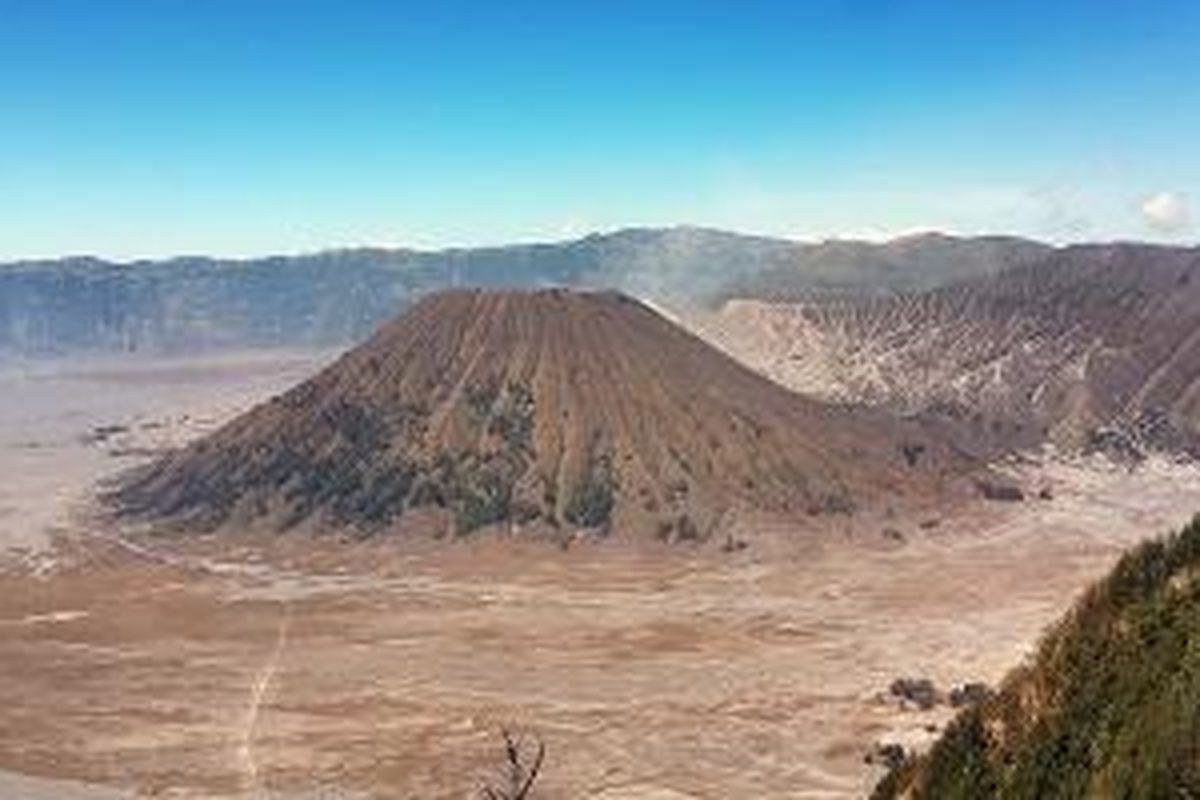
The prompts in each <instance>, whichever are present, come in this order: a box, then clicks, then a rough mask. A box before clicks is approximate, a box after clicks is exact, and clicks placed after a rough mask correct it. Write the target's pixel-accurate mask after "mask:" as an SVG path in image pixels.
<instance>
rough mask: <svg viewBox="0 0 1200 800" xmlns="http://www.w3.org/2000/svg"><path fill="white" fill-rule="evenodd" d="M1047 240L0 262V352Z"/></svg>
mask: <svg viewBox="0 0 1200 800" xmlns="http://www.w3.org/2000/svg"><path fill="white" fill-rule="evenodd" d="M1047 251H1049V248H1048V247H1047V246H1046V245H1041V244H1038V243H1036V242H1029V241H1026V240H1020V239H1010V238H1005V237H981V238H974V239H973V238H955V237H948V236H942V235H923V236H916V237H906V238H904V239H898V240H895V241H893V242H887V243H883V244H873V243H869V242H851V241H831V242H824V243H816V244H813V243H804V242H796V241H790V240H786V239H774V238H769V237H761V236H747V235H742V234H736V233H728V232H724V231H718V230H711V229H705V228H692V227H677V228H630V229H625V230H620V231H616V232H614V233H607V234H593V235H590V236H586V237H584V238H581V239H577V240H573V241H566V242H558V243H547V244H521V245H512V246H502V247H481V248H456V249H448V250H440V251H419V250H411V249H381V248H360V249H346V250H333V251H328V252H321V253H314V254H310V255H298V256H273V257H267V258H257V259H247V260H232V259H213V258H205V257H179V258H172V259H166V260H145V261H136V262H130V263H114V262H110V261H105V260H102V259H97V258H91V257H75V258H65V259H57V260H42V261H24V262H17V263H12V264H7V265H0V355H16V356H39V355H57V354H66V353H72V352H79V351H92V352H96V351H99V352H113V351H155V352H157V351H167V352H172V351H174V352H177V351H194V350H206V349H215V348H236V347H247V346H250V347H257V346H277V345H285V346H296V345H328V344H343V343H348V342H351V341H356V340H359V339H361V338H363V337H364V336H366V335H367V334H368V333H369V332H370V331H372V330H373V329H374V328H375V327H376V326H377V325H378V324H380V323H381V322H382V321H384V320H386V319H388V318H390V317H391V316H393V315H395V314H396V313H398V312H399V311H401V310H403V309H404V308H406V307H407V306H408V305H410V304H411V303H412V302H414V301H415V300H416V299H418V298H419V297H421V296H422V295H424V294H427V293H429V292H432V291H437V290H440V289H446V288H453V287H457V286H464V287H465V286H480V287H485V288H537V287H545V286H564V287H578V288H612V289H617V290H620V291H623V292H625V293H628V294H631V295H634V296H637V297H640V298H643V299H645V300H648V301H651V302H654V303H655V304H658V305H660V306H664V307H667V308H675V309H678V308H687V307H693V306H705V305H711V304H713V303H716V302H719V301H720V300H721V299H723V298H726V297H730V296H740V297H761V296H785V297H792V296H801V295H808V294H812V293H817V294H826V295H827V294H860V293H864V292H866V293H872V294H878V293H881V292H883V293H887V292H891V291H897V290H901V289H906V288H912V287H914V286H920V287H930V286H939V285H943V284H945V283H947V282H949V281H953V280H958V279H961V278H963V277H965V276H974V275H979V274H991V273H993V272H995V271H997V270H1000V269H1003V268H1006V267H1008V266H1011V265H1012V264H1014V263H1023V262H1025V261H1028V260H1031V259H1034V258H1036V257H1038V256H1040V255H1042V254H1044V253H1045V252H1047Z"/></svg>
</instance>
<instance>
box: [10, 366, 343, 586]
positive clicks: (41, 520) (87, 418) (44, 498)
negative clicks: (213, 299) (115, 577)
mask: <svg viewBox="0 0 1200 800" xmlns="http://www.w3.org/2000/svg"><path fill="white" fill-rule="evenodd" d="M332 355H333V354H332V353H330V352H326V351H319V352H307V351H297V352H293V351H283V350H274V351H265V352H250V353H236V354H224V355H220V356H211V357H192V358H190V359H182V358H181V359H152V360H151V359H145V358H137V357H132V356H129V357H108V358H105V359H93V360H89V361H82V360H61V361H26V362H14V361H3V362H0V475H3V476H4V480H3V481H0V565H2V564H3V563H11V562H12V561H13V560H14V558H22V557H23V558H25V559H28V560H30V561H31V562H34V563H36V562H38V561H40V560H41V559H43V558H44V557H45V556H46V555H47V552H48V549H49V547H48V546H49V542H50V538H51V535H52V534H53V533H54V532H55V531H56V530H62V529H64V528H65V526H66V525H67V524H68V522H69V519H70V516H71V512H72V510H73V509H75V508H76V507H77V506H78V504H79V502H80V501H81V500H83V499H86V498H87V496H88V495H89V493H90V487H91V486H92V484H93V483H94V482H95V481H96V480H98V479H99V478H101V477H103V476H106V475H110V474H112V473H113V472H114V470H119V469H120V468H121V467H124V466H129V465H131V464H133V463H136V462H138V461H140V460H142V459H144V458H145V457H146V455H147V454H148V453H151V452H153V451H157V450H161V449H162V448H164V447H170V446H173V445H177V444H179V443H181V442H182V441H185V440H187V439H189V438H191V437H193V436H196V435H198V434H201V433H204V432H206V431H208V430H211V429H213V428H214V427H216V426H217V425H219V424H220V423H222V422H224V421H225V420H227V419H229V418H230V417H231V416H233V415H234V414H235V413H237V412H239V411H241V410H244V409H245V408H246V407H247V406H248V405H250V404H251V403H253V402H254V401H257V400H261V399H265V398H266V397H268V396H270V395H271V394H273V393H275V392H278V391H280V390H282V389H284V388H286V387H288V386H290V385H291V384H293V383H295V382H296V381H297V380H299V379H300V378H302V377H303V376H305V375H307V374H309V373H310V372H311V371H312V370H313V369H314V368H315V367H316V365H318V364H321V363H324V362H325V361H327V360H329V359H330V358H332Z"/></svg>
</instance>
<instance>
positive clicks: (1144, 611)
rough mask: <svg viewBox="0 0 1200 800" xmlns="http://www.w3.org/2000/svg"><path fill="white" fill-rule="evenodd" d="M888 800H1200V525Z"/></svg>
mask: <svg viewBox="0 0 1200 800" xmlns="http://www.w3.org/2000/svg"><path fill="white" fill-rule="evenodd" d="M875 797H877V798H890V797H911V798H937V800H947V799H953V798H971V800H978V798H989V797H995V798H1076V797H1078V798H1083V797H1087V798H1092V797H1106V798H1107V797H1112V798H1189V797H1200V517H1197V518H1195V519H1194V520H1193V521H1192V522H1191V524H1189V525H1188V526H1187V527H1186V528H1184V529H1183V530H1182V531H1180V532H1178V533H1175V534H1172V535H1170V536H1167V537H1166V538H1164V539H1161V540H1157V541H1154V542H1150V543H1147V544H1144V545H1142V546H1140V547H1138V548H1137V549H1136V550H1134V551H1132V552H1131V553H1129V554H1127V555H1126V556H1124V557H1123V558H1122V559H1121V561H1120V563H1119V564H1118V565H1117V566H1116V568H1115V569H1114V570H1113V571H1112V573H1111V574H1110V575H1109V576H1108V577H1107V578H1105V579H1104V580H1102V581H1101V582H1099V583H1098V584H1097V585H1095V586H1093V587H1092V588H1091V589H1090V590H1089V591H1088V592H1087V593H1086V594H1085V595H1084V597H1083V598H1082V599H1081V600H1080V602H1079V603H1078V604H1077V605H1076V606H1075V608H1074V609H1072V611H1071V612H1070V613H1068V614H1067V615H1066V616H1065V617H1064V618H1063V619H1062V620H1060V621H1059V622H1058V623H1057V625H1056V626H1055V627H1054V628H1053V629H1052V630H1051V631H1050V632H1049V633H1048V634H1047V635H1046V637H1045V639H1044V641H1043V642H1042V644H1041V647H1040V649H1039V651H1038V654H1037V657H1036V659H1035V660H1034V661H1033V662H1032V663H1031V664H1029V665H1027V666H1023V667H1021V668H1019V669H1017V670H1016V671H1015V672H1014V673H1012V674H1011V675H1010V676H1009V678H1008V679H1007V680H1006V682H1005V685H1004V687H1003V688H1002V690H1001V691H1000V692H999V693H998V695H997V696H996V697H994V698H992V699H991V700H989V701H987V702H985V703H984V704H982V705H980V706H977V707H975V708H973V709H971V710H969V711H967V712H964V713H963V714H962V715H961V716H960V717H959V718H958V719H957V720H955V722H954V723H952V724H951V725H950V726H949V727H948V728H947V730H946V732H945V734H944V735H943V737H942V738H941V739H940V740H939V741H938V743H937V744H936V746H935V747H934V748H933V750H932V751H931V752H930V753H929V754H928V755H926V756H924V757H922V758H920V759H917V760H916V761H912V762H909V763H907V764H905V765H904V766H903V767H901V768H900V769H899V770H898V771H896V772H894V773H893V774H892V775H890V776H889V777H888V778H887V779H885V780H884V781H883V782H882V783H881V784H880V785H879V787H877V789H876V792H875Z"/></svg>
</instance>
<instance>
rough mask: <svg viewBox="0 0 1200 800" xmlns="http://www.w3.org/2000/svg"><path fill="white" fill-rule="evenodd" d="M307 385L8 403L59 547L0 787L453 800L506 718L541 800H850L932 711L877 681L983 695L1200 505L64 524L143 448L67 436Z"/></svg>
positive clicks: (25, 579) (1145, 487)
mask: <svg viewBox="0 0 1200 800" xmlns="http://www.w3.org/2000/svg"><path fill="white" fill-rule="evenodd" d="M311 364H312V362H308V366H307V367H306V366H305V364H304V363H303V362H302V360H301V361H292V362H290V365H280V364H272V363H271V362H269V361H258V362H254V364H253V365H252V366H249V367H245V371H243V372H241V373H239V371H238V369H232V371H231V365H230V364H229V363H226V364H224V365H223V366H222V367H221V368H220V369H218V370H217V373H218V374H219V375H222V376H225V378H221V379H217V378H213V377H212V376H211V374H210V376H209V377H208V378H206V379H204V380H192V379H190V378H188V377H187V374H189V370H187V369H182V373H183V374H181V370H180V369H176V370H174V371H173V372H170V371H169V372H168V373H167V374H168V375H169V376H170V379H169V380H168V379H166V378H159V377H156V376H155V375H154V374H153V370H147V371H144V372H141V373H139V374H140V375H141V376H142V379H141V380H140V381H137V382H131V381H129V380H127V379H125V378H122V379H120V380H118V381H116V383H117V384H118V386H119V388H113V389H112V390H111V391H100V390H97V389H95V388H94V387H95V386H96V385H104V384H103V382H102V380H101V379H99V378H96V377H94V376H93V377H90V378H87V379H86V381H85V383H86V385H87V386H89V387H92V389H91V390H90V391H82V390H76V389H67V388H65V387H61V386H58V384H59V382H60V380H63V381H68V382H70V385H71V386H76V384H75V383H74V382H75V381H77V380H78V378H77V377H75V376H72V377H64V378H61V379H60V378H58V377H47V378H45V379H44V381H45V382H42V383H38V384H37V385H36V387H34V388H33V389H31V388H30V387H28V386H26V387H24V389H23V390H22V391H36V392H38V393H39V394H37V396H38V397H40V398H44V399H43V400H42V401H39V402H38V403H37V405H36V407H37V411H38V414H39V419H41V420H42V422H41V423H39V424H41V425H43V426H44V427H42V428H38V427H37V426H36V425H35V426H32V427H31V428H30V429H29V431H30V435H27V434H26V433H25V432H24V431H23V430H12V429H10V428H9V427H5V428H0V439H2V440H3V441H4V442H5V443H6V446H5V448H4V450H3V452H4V456H3V457H4V459H6V461H5V462H4V464H5V474H6V475H9V474H15V473H11V472H10V469H11V468H10V467H9V465H10V464H14V465H18V466H19V467H20V471H21V474H20V475H19V476H18V478H17V480H18V481H19V482H22V483H21V486H24V487H25V488H24V489H22V488H20V487H9V488H8V490H7V493H6V494H5V495H4V498H5V500H4V504H6V505H8V507H10V508H14V509H16V510H15V511H14V512H13V513H12V514H10V515H9V519H12V518H13V517H14V516H16V517H20V516H22V511H21V509H22V508H27V507H28V508H32V507H33V505H36V504H33V505H30V504H32V500H30V499H29V495H30V494H31V493H35V492H38V491H40V490H39V488H38V487H42V488H44V489H53V492H52V493H51V494H49V495H45V496H43V497H42V502H44V503H45V504H46V506H48V508H43V509H42V512H41V513H44V514H46V515H47V516H45V517H39V519H49V520H52V521H57V522H54V523H52V524H58V525H59V526H60V527H59V529H58V530H57V531H54V530H52V531H51V533H49V534H47V533H46V528H45V527H42V528H40V529H38V531H40V533H39V534H37V535H30V534H29V533H28V527H26V528H20V529H14V530H17V534H15V535H14V536H13V541H16V542H20V546H21V547H22V548H24V550H22V551H21V553H20V554H21V558H22V560H21V561H20V564H21V565H22V566H23V567H24V568H23V569H15V568H14V569H13V570H11V571H10V572H9V574H7V575H4V576H0V667H2V668H0V770H4V772H0V795H3V793H4V792H5V791H6V787H9V786H25V787H30V788H29V792H28V795H27V796H30V797H39V795H38V794H36V792H39V791H40V792H42V793H43V795H44V796H46V797H54V796H61V797H77V798H80V800H91V797H92V795H91V794H89V793H88V791H87V790H86V788H83V786H82V785H90V786H102V787H108V788H115V789H117V790H123V791H124V792H125V793H127V794H131V795H136V796H147V797H280V798H285V797H286V798H301V797H304V798H307V797H312V798H316V797H322V798H332V797H346V798H351V797H372V798H373V797H404V798H409V797H412V798H465V797H474V796H476V793H477V791H478V788H479V786H480V784H481V782H482V781H483V780H485V779H486V778H487V777H488V775H489V769H490V767H491V766H492V765H493V764H494V763H496V760H497V757H498V748H497V731H498V730H499V728H501V727H502V726H508V727H511V728H513V729H515V730H519V731H523V732H526V733H529V734H531V735H536V736H537V737H539V738H540V739H542V740H543V741H544V742H545V743H546V745H547V748H548V754H547V761H546V768H545V773H544V776H543V780H542V781H541V782H540V787H541V795H540V796H541V797H544V798H579V797H591V798H604V800H617V799H618V798H658V799H659V800H681V799H682V798H718V797H719V798H728V797H738V798H741V797H746V798H751V797H753V798H758V797H780V798H789V797H794V798H824V797H830V798H833V797H861V796H862V795H863V794H864V793H865V791H866V789H867V787H868V786H869V785H870V784H871V782H872V781H873V780H874V779H876V778H877V777H878V775H879V772H878V770H877V768H875V767H872V766H868V765H866V764H864V761H863V756H864V754H865V753H866V752H867V751H868V750H869V749H870V748H871V747H872V745H874V744H875V743H877V742H880V741H904V742H909V743H913V742H919V741H923V740H927V739H928V738H929V737H930V736H931V735H933V734H932V732H931V731H930V730H928V729H927V726H940V725H942V724H943V723H944V721H945V720H946V718H947V717H948V715H949V714H950V710H949V708H948V707H947V706H945V705H940V706H938V707H936V708H935V709H933V710H931V711H927V712H920V711H916V710H912V709H907V708H903V707H901V705H900V704H899V703H898V702H897V701H895V700H894V699H891V698H888V697H887V696H886V690H887V687H888V684H889V683H890V682H891V681H892V680H893V679H895V678H897V677H901V676H910V677H928V678H931V679H932V680H933V681H934V682H935V683H936V684H937V685H938V686H940V687H942V688H944V689H948V688H950V687H951V686H954V685H956V684H960V683H962V682H965V681H969V680H983V681H986V682H989V683H994V682H996V681H997V680H999V678H1000V677H1001V676H1002V675H1003V673H1004V672H1005V671H1006V670H1007V669H1008V668H1009V667H1011V666H1012V665H1013V664H1015V663H1016V662H1017V661H1018V660H1019V659H1020V658H1021V657H1022V656H1023V654H1025V653H1027V652H1028V651H1029V649H1030V647H1031V646H1032V644H1033V643H1034V642H1035V641H1036V639H1037V637H1038V635H1039V633H1040V632H1041V631H1042V630H1043V629H1044V627H1045V626H1046V625H1047V624H1048V623H1049V622H1050V621H1052V620H1053V619H1054V618H1055V617H1056V616H1057V615H1058V614H1059V613H1061V611H1062V610H1063V609H1064V608H1065V607H1066V606H1067V604H1068V603H1069V602H1070V600H1071V598H1072V597H1073V596H1074V595H1075V594H1076V593H1077V592H1078V591H1079V590H1080V589H1081V588H1082V587H1083V586H1084V585H1085V584H1086V583H1087V582H1088V581H1089V580H1091V579H1092V578H1094V577H1096V576H1098V575H1099V574H1101V573H1102V572H1103V571H1104V570H1106V569H1107V568H1108V567H1109V566H1110V565H1111V563H1112V562H1113V560H1114V559H1115V558H1116V556H1117V554H1118V553H1119V552H1120V551H1121V550H1122V549H1123V548H1125V547H1127V546H1128V545H1129V544H1131V543H1133V542H1135V541H1137V540H1139V539H1141V538H1143V537H1145V536H1146V535H1149V534H1153V533H1158V532H1160V531H1162V530H1164V529H1166V528H1168V527H1171V526H1174V525H1178V524H1179V523H1181V522H1182V521H1183V520H1184V519H1185V518H1186V517H1187V516H1189V515H1190V513H1191V511H1192V509H1194V508H1197V507H1200V470H1197V469H1195V468H1193V467H1185V466H1178V465H1172V464H1169V463H1166V462H1153V463H1151V464H1148V465H1147V466H1146V467H1145V468H1143V469H1141V470H1139V471H1137V472H1132V473H1131V472H1128V471H1125V470H1123V469H1117V468H1112V467H1109V466H1107V465H1105V464H1103V463H1095V462H1093V463H1082V462H1076V463H1069V462H1064V461H1061V460H1056V459H1047V460H1046V461H1045V462H1044V463H1041V464H1027V465H1024V466H1023V467H1021V468H1020V469H1021V471H1022V473H1023V475H1024V477H1025V479H1026V480H1027V481H1028V482H1029V483H1030V484H1031V485H1036V486H1049V487H1051V488H1052V489H1053V495H1054V496H1053V499H1051V500H1031V501H1028V502H1024V503H1014V504H990V505H981V506H980V507H979V508H978V509H976V510H974V511H972V512H971V513H969V514H962V515H959V516H958V517H956V518H954V519H937V520H935V519H933V518H928V519H922V520H907V521H906V520H896V521H892V522H891V523H890V524H889V527H893V528H895V529H896V531H898V532H899V534H900V537H901V538H900V539H898V538H897V537H896V536H894V535H893V536H891V537H885V536H884V535H883V531H882V529H881V527H880V526H879V524H878V523H867V522H862V523H860V524H858V525H856V526H855V527H854V528H852V529H848V530H844V531H840V532H838V533H837V534H832V535H830V536H827V537H824V538H823V539H822V540H821V544H818V543H817V542H816V541H814V539H813V538H812V537H811V536H806V535H800V534H799V533H797V532H795V531H787V530H773V531H754V532H749V531H748V532H747V534H748V538H750V539H751V540H752V544H751V546H750V547H749V548H747V549H745V550H742V551H739V552H736V553H721V552H719V550H717V549H716V548H712V549H690V548H687V547H674V548H666V547H661V548H658V547H643V548H635V547H628V546H620V545H616V544H613V543H607V544H595V545H578V546H575V547H573V548H571V549H570V550H567V551H562V550H559V549H557V548H554V547H551V546H549V545H542V544H529V543H522V542H517V541H512V540H506V539H504V538H503V537H491V538H485V539H479V540H472V541H467V542H438V543H434V542H401V541H388V542H369V543H348V542H338V541H335V540H333V539H329V538H327V539H322V540H320V541H317V542H313V541H312V540H298V539H296V538H279V539H271V540H264V539H255V538H250V537H248V536H247V537H234V538H222V539H219V540H217V539H211V538H208V539H198V540H188V541H186V542H184V541H178V540H170V539H164V538H162V537H153V536H145V535H140V536H135V537H131V538H123V539H114V538H112V532H111V531H106V530H104V529H101V528H90V527H70V526H64V525H63V522H64V521H66V520H68V517H67V516H65V512H64V510H63V508H62V507H61V506H60V503H62V502H67V501H71V502H74V501H75V500H77V499H79V498H80V497H82V496H83V495H82V494H81V492H83V491H84V490H85V489H86V486H87V484H88V482H90V481H91V480H93V479H94V478H95V477H97V476H99V475H102V474H105V473H106V472H107V471H110V470H111V469H113V468H114V467H115V466H120V465H122V464H128V463H133V461H134V460H135V459H136V458H137V456H136V455H129V456H117V457H114V456H111V455H106V454H105V453H106V452H108V451H110V450H111V449H112V448H118V449H120V450H121V451H125V450H131V449H132V450H138V449H141V448H142V445H145V444H146V442H145V441H144V440H142V439H140V438H136V437H133V438H131V439H130V440H129V441H126V442H124V444H120V443H113V442H111V441H109V440H106V441H104V442H100V443H97V442H95V441H92V442H90V443H86V444H85V443H84V440H85V439H87V434H88V432H90V431H94V429H95V428H96V427H98V426H104V425H111V424H122V425H128V423H130V422H134V423H137V424H140V422H138V421H141V420H168V421H169V420H172V419H175V420H178V419H180V418H181V416H182V415H183V414H184V413H187V414H189V418H202V419H206V420H208V419H212V420H214V421H215V420H216V419H217V418H219V417H220V416H221V415H222V414H227V413H229V412H230V411H232V410H233V409H234V408H235V407H237V406H238V405H239V404H244V403H246V402H249V400H250V398H252V397H255V396H261V395H262V394H263V393H269V392H271V391H274V390H276V388H278V386H279V384H280V383H281V382H285V380H286V379H287V378H288V376H289V375H290V374H291V372H290V371H291V370H296V371H303V369H305V368H311ZM226 379H227V380H226ZM97 380H101V383H100V384H96V383H94V382H95V381H97ZM17 396H18V397H21V396H22V395H17ZM93 400H95V401H97V402H98V403H99V404H98V405H95V406H93V405H91V403H92V401H93ZM6 402H7V401H6ZM176 402H180V403H183V405H180V406H177V407H176V406H173V404H174V403H176ZM56 404H57V405H56ZM205 405H207V406H208V408H209V409H211V410H210V411H204V406H205ZM25 407H26V408H34V406H33V405H26V406H25ZM185 407H186V408H187V409H189V410H188V411H187V412H184V411H183V410H182V409H183V408H185ZM4 413H6V414H9V415H10V416H8V417H5V421H6V423H7V422H8V421H9V420H11V419H13V416H12V415H13V414H15V413H17V412H15V411H13V410H12V409H8V410H6V411H5V412H4ZM129 427H131V429H134V430H136V428H135V426H129ZM200 427H202V426H195V430H198V429H199V428H200ZM155 430H160V429H158V428H151V431H155ZM175 430H176V431H177V432H178V435H179V436H186V435H190V433H189V427H188V425H187V424H180V425H177V426H176V427H175ZM39 431H40V432H39ZM125 435H130V434H129V432H125V433H122V434H114V435H113V436H112V437H109V439H113V438H117V437H120V436H125ZM94 438H95V437H94V436H93V437H92V439H94ZM134 439H136V441H134ZM25 441H38V442H42V443H55V442H57V443H59V445H60V446H59V447H58V452H57V456H56V455H54V453H53V448H51V447H49V446H46V447H39V448H23V447H21V446H20V444H21V443H22V442H25ZM12 443H16V446H14V445H13V444H12ZM135 444H136V445H137V447H134V446H133V445H135ZM106 448H108V450H106ZM43 449H44V450H47V451H50V452H46V453H39V455H38V456H37V457H35V456H32V455H31V452H37V451H39V450H43ZM43 457H44V460H39V459H40V458H43ZM8 459H13V460H12V461H9V460H8ZM77 459H78V460H79V462H80V463H75V462H76V460H77ZM35 466H36V468H35ZM40 472H46V473H54V474H53V475H47V474H40ZM22 504H27V505H22ZM920 523H925V524H924V525H921V524H920ZM935 523H936V524H935ZM22 531H23V532H22ZM751 533H753V534H755V535H750V534H751ZM49 545H52V547H50V549H47V547H48V546H49ZM31 552H37V553H41V554H42V555H40V556H38V557H37V558H32V559H31V558H30V557H29V553H31ZM47 553H49V554H50V555H46V554H47ZM6 781H7V782H8V783H6ZM21 781H23V782H24V783H19V782H21ZM44 781H54V782H51V783H46V782H44ZM60 781H69V783H60ZM56 790H61V792H60V793H59V794H55V793H54V792H55V791H56ZM47 792H49V794H47ZM21 796H26V795H25V794H21ZM106 796H108V795H105V794H96V795H95V797H96V798H97V800H100V799H101V798H103V797H106Z"/></svg>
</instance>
